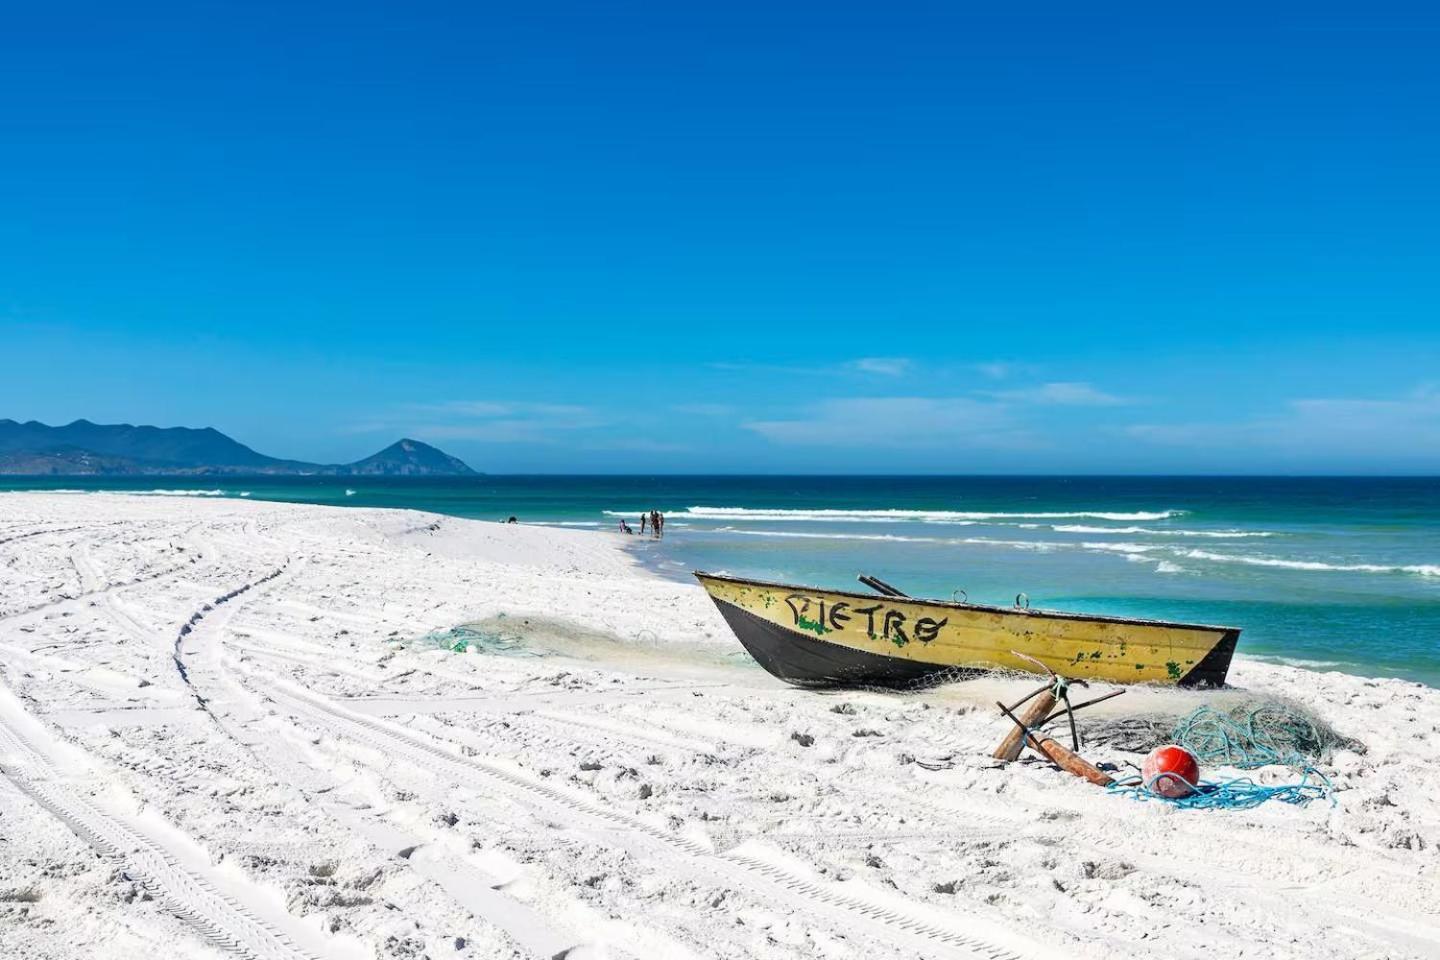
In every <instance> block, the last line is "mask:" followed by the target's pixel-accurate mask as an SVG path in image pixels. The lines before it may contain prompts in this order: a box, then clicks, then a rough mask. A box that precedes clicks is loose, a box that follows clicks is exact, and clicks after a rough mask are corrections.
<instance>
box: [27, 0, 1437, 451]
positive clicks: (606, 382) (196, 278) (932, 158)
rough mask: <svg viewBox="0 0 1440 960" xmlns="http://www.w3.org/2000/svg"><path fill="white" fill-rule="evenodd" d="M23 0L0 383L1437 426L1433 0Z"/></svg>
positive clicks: (1137, 441) (275, 438)
mask: <svg viewBox="0 0 1440 960" xmlns="http://www.w3.org/2000/svg"><path fill="white" fill-rule="evenodd" d="M998 6H1000V5H993V4H984V5H981V4H960V3H948V4H941V3H936V4H908V3H885V4H870V5H864V6H860V5H847V4H838V5H837V4H803V3H789V4H787V3H775V2H768V3H765V4H747V3H731V4H711V5H703V6H701V5H694V4H674V3H670V4H659V3H657V4H653V5H630V4H618V5H615V4H606V5H601V4H554V3H544V2H540V3H530V4H484V3H470V4H453V5H449V4H429V3H407V4H403V5H402V4H389V5H381V4H366V3H354V2H347V3H344V4H338V3H337V4H325V3H310V4H303V5H301V4H263V3H230V4H214V3H188V4H184V5H176V6H173V7H167V6H163V5H149V4H126V5H114V4H103V5H102V4H95V5H84V4H72V3H66V2H63V0H62V2H57V3H53V4H43V5H41V4H32V5H28V6H25V7H20V6H18V5H12V7H11V8H10V9H8V10H7V13H6V29H5V30H4V31H3V32H0V328H3V329H0V332H3V337H0V416H9V417H14V418H17V419H31V418H34V419H40V420H44V421H47V422H63V421H68V420H70V419H74V418H76V417H82V416H83V417H88V418H90V419H93V420H99V421H129V422H149V423H158V424H186V425H197V426H198V425H214V426H216V427H218V428H220V429H222V430H224V431H226V432H228V433H230V434H231V435H233V436H235V437H236V438H237V439H240V440H242V441H244V442H246V443H249V444H251V445H252V446H255V447H257V448H258V449H260V450H262V451H264V452H266V453H271V454H274V455H277V456H291V457H303V458H307V459H322V460H348V459H353V458H356V457H359V456H362V455H365V454H367V453H369V452H371V451H373V450H374V449H377V448H379V447H380V446H383V445H384V444H386V443H389V442H390V441H391V440H393V439H395V438H396V437H397V436H399V435H402V434H407V435H411V436H416V437H419V438H421V439H425V440H429V441H431V442H434V443H436V444H437V445H439V446H441V447H443V448H444V449H446V450H449V451H451V452H454V453H456V454H457V455H459V456H462V457H464V458H465V459H466V460H468V461H469V462H471V463H472V464H473V465H474V466H476V467H477V468H479V469H482V470H490V471H494V472H514V471H555V472H592V471H593V472H629V471H634V472H651V471H664V472H692V471H740V472H744V471H763V472H785V471H801V472H814V471H821V472H880V473H896V472H1130V471H1136V472H1359V473H1384V472H1440V314H1437V307H1440V242H1437V237H1440V233H1437V227H1436V225H1437V224H1440V177H1437V175H1436V171H1437V170H1440V123H1437V121H1436V109H1435V105H1436V103H1437V102H1440V97H1437V95H1440V15H1437V14H1434V13H1427V12H1425V11H1423V10H1422V9H1421V8H1419V7H1418V6H1417V7H1415V8H1414V9H1407V8H1402V7H1393V8H1387V7H1385V6H1384V5H1381V4H1369V5H1364V6H1361V5H1352V7H1351V8H1350V9H1349V10H1348V11H1346V10H1344V9H1342V8H1340V7H1325V6H1317V5H1314V4H1307V5H1305V6H1304V7H1297V8H1295V9H1290V10H1287V9H1284V8H1283V7H1282V6H1279V5H1267V9H1268V10H1269V11H1270V12H1267V13H1263V14H1262V13H1257V12H1256V11H1255V9H1254V6H1253V5H1251V6H1250V8H1248V9H1247V8H1245V7H1238V6H1237V7H1233V8H1228V9H1227V8H1224V7H1206V8H1205V9H1204V10H1203V11H1200V10H1196V11H1195V12H1189V13H1176V12H1157V11H1156V10H1155V9H1153V5H1151V7H1150V8H1148V9H1147V8H1146V7H1144V6H1135V7H1132V8H1129V9H1124V8H1121V7H1118V6H1117V7H1108V8H1107V9H1106V10H1104V11H1096V10H1093V9H1089V8H1086V9H1079V8H1077V7H1076V6H1075V5H1061V6H1055V7H1053V8H1050V9H1047V8H1045V7H1044V6H1034V5H1027V6H1026V7H1025V9H1024V12H1023V14H1022V13H1018V12H1017V13H1013V14H1012V13H1006V12H1003V11H997V9H995V8H996V7H998Z"/></svg>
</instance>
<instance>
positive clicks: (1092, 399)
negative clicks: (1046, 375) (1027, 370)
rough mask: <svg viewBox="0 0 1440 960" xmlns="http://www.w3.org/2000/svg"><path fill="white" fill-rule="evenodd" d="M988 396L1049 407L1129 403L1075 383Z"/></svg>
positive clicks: (1088, 385)
mask: <svg viewBox="0 0 1440 960" xmlns="http://www.w3.org/2000/svg"><path fill="white" fill-rule="evenodd" d="M988 396H992V397H995V398H996V399H997V400H1009V401H1012V402H1014V403H1032V404H1036V405H1039V406H1050V407H1115V406H1120V405H1121V404H1125V403H1129V402H1130V401H1129V400H1127V399H1125V398H1124V397H1118V396H1116V395H1114V394H1112V393H1106V392H1105V391H1103V390H1097V389H1096V388H1095V387H1093V386H1091V385H1090V384H1088V383H1075V382H1061V383H1042V384H1040V385H1039V386H1036V387H1025V388H1023V389H1017V390H999V391H994V392H991V393H989V394H988Z"/></svg>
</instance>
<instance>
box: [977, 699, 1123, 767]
mask: <svg viewBox="0 0 1440 960" xmlns="http://www.w3.org/2000/svg"><path fill="white" fill-rule="evenodd" d="M995 705H996V706H997V707H999V708H1000V709H1001V710H1002V711H1004V713H1005V716H1007V717H1009V718H1010V719H1011V720H1014V721H1015V724H1016V727H1017V728H1018V729H1019V731H1020V736H1021V737H1022V738H1023V739H1025V740H1026V741H1027V742H1028V743H1029V744H1030V746H1032V747H1034V748H1035V749H1036V750H1038V751H1039V752H1040V753H1041V754H1042V755H1043V756H1044V757H1045V758H1046V759H1047V760H1049V761H1050V762H1051V763H1053V764H1055V766H1057V767H1059V768H1060V769H1061V770H1064V771H1065V772H1067V773H1071V774H1074V775H1075V776H1077V777H1079V778H1080V779H1082V780H1089V781H1090V782H1091V783H1093V784H1096V785H1097V786H1101V787H1108V786H1110V784H1112V783H1114V782H1115V780H1114V779H1113V778H1112V777H1111V776H1110V775H1109V774H1108V773H1106V772H1105V771H1104V770H1101V769H1100V768H1099V767H1097V766H1095V765H1094V764H1093V763H1091V762H1090V761H1089V760H1086V759H1085V758H1084V757H1082V756H1080V755H1079V754H1078V753H1076V752H1074V751H1073V750H1070V749H1068V748H1066V747H1064V746H1062V745H1061V744H1060V743H1057V742H1056V741H1055V739H1054V738H1053V737H1045V736H1036V735H1035V734H1033V733H1029V731H1028V730H1027V729H1026V727H1025V725H1024V724H1022V723H1021V722H1020V719H1019V718H1018V717H1016V716H1015V714H1013V713H1011V712H1010V709H1009V708H1008V707H1006V706H1005V704H1003V703H998V702H997V703H996V704H995Z"/></svg>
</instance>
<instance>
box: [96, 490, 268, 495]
mask: <svg viewBox="0 0 1440 960" xmlns="http://www.w3.org/2000/svg"><path fill="white" fill-rule="evenodd" d="M97 492H99V491H97ZM116 492H118V493H133V494H134V495H135V496H137V497H230V496H239V497H248V496H250V491H249V490H241V491H240V492H239V493H233V494H232V493H231V492H230V491H229V490H121V491H116Z"/></svg>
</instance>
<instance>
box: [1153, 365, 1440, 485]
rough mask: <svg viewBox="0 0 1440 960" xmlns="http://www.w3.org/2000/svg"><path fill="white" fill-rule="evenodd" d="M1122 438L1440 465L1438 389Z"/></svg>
mask: <svg viewBox="0 0 1440 960" xmlns="http://www.w3.org/2000/svg"><path fill="white" fill-rule="evenodd" d="M1126 432H1127V433H1128V434H1129V435H1130V436H1132V437H1135V438H1136V439H1139V440H1144V441H1148V442H1150V443H1155V444H1163V445H1166V446H1183V447H1194V448H1207V449H1230V450H1258V451H1263V452H1264V453H1265V454H1267V455H1268V454H1279V455H1282V456H1289V457H1311V458H1315V459H1321V458H1326V457H1346V458H1352V459H1354V460H1356V464H1355V465H1356V466H1357V467H1358V466H1363V465H1364V463H1365V461H1366V460H1368V459H1371V458H1374V457H1377V456H1383V457H1385V458H1386V459H1399V460H1400V461H1402V462H1410V463H1421V462H1429V463H1435V462H1440V389H1437V388H1436V387H1434V386H1431V385H1426V386H1421V387H1419V388H1417V389H1415V390H1413V391H1411V392H1410V393H1409V394H1408V395H1405V396H1402V397H1399V398H1396V399H1363V398H1362V399H1353V398H1348V399H1347V398H1316V399H1299V400H1292V401H1290V402H1289V403H1287V404H1286V405H1285V407H1284V409H1282V410H1280V411H1278V412H1276V413H1274V414H1271V415H1269V416H1264V417H1256V418H1251V419H1249V420H1242V421H1236V422H1232V423H1216V422H1208V423H1177V424H1136V425H1134V426H1131V427H1129V428H1127V430H1126Z"/></svg>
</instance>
